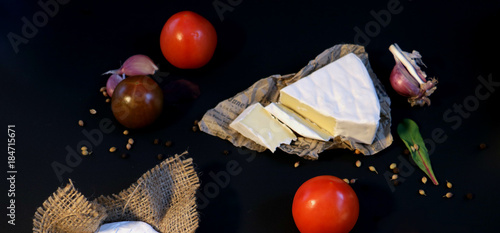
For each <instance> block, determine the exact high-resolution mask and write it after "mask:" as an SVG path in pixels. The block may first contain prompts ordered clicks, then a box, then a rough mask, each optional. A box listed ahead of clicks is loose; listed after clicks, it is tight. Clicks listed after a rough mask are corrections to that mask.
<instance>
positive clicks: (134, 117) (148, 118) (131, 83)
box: [111, 75, 163, 129]
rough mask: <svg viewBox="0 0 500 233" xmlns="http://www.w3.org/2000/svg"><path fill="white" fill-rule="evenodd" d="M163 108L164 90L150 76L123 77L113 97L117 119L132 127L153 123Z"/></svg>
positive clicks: (113, 108) (114, 112) (141, 126)
mask: <svg viewBox="0 0 500 233" xmlns="http://www.w3.org/2000/svg"><path fill="white" fill-rule="evenodd" d="M162 109H163V91H162V90H161V88H160V86H158V84H157V83H156V82H155V81H154V80H153V79H151V78H150V77H148V76H145V75H139V76H132V77H128V78H125V79H123V80H122V81H121V82H120V83H118V85H117V86H116V87H115V90H114V91H113V96H112V97H111V110H112V111H113V115H114V116H115V118H116V120H118V122H120V124H122V125H123V126H125V127H127V128H130V129H138V128H143V127H146V126H148V125H150V124H152V123H153V122H154V121H155V120H156V119H157V118H158V117H159V116H160V114H161V111H162Z"/></svg>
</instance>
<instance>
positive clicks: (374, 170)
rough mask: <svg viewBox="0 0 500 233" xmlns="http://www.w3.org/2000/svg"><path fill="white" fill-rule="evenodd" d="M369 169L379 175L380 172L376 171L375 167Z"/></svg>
mask: <svg viewBox="0 0 500 233" xmlns="http://www.w3.org/2000/svg"><path fill="white" fill-rule="evenodd" d="M368 169H369V170H370V171H372V172H375V173H377V174H378V171H377V169H375V167H374V166H369V167H368Z"/></svg>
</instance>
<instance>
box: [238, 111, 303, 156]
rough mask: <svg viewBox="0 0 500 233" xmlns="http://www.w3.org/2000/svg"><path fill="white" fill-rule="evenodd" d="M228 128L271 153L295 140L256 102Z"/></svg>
mask: <svg viewBox="0 0 500 233" xmlns="http://www.w3.org/2000/svg"><path fill="white" fill-rule="evenodd" d="M229 127H231V128H233V129H234V130H236V131H238V132H239V133H240V134H242V135H243V136H245V137H246V138H249V139H251V140H253V141H254V142H256V143H257V144H259V145H261V146H264V147H266V148H267V149H269V150H270V151H271V152H273V153H274V151H276V147H279V146H280V145H281V144H282V143H284V144H290V143H291V142H292V140H296V139H297V137H296V136H295V134H294V133H293V132H292V130H290V129H289V128H288V127H287V126H286V125H284V124H283V123H281V122H280V121H278V120H277V119H276V118H274V117H273V116H272V115H271V113H269V112H268V111H266V110H265V109H264V107H263V106H262V105H261V104H260V103H258V102H257V103H255V104H252V105H250V106H248V107H247V108H246V109H245V110H243V112H242V113H240V115H238V117H236V119H234V120H233V122H231V124H229Z"/></svg>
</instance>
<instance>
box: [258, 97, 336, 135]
mask: <svg viewBox="0 0 500 233" xmlns="http://www.w3.org/2000/svg"><path fill="white" fill-rule="evenodd" d="M265 109H266V110H267V111H268V112H270V113H271V114H272V115H273V116H274V117H276V118H277V119H278V120H280V121H281V122H283V123H284V124H285V125H287V126H288V127H290V129H292V130H293V131H295V132H296V133H297V134H300V135H302V136H304V137H306V138H312V139H316V140H321V141H328V140H330V139H331V138H332V137H333V135H330V134H329V133H328V132H327V131H326V130H324V129H322V128H320V127H319V126H318V125H316V124H314V123H312V122H311V121H309V120H307V119H305V118H304V117H302V116H301V115H299V114H297V113H295V112H294V111H293V110H291V109H290V108H287V107H286V106H284V105H283V104H280V103H271V104H269V105H267V106H266V107H265Z"/></svg>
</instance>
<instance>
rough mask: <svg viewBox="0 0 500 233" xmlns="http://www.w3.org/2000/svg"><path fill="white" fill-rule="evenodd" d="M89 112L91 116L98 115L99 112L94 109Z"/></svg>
mask: <svg viewBox="0 0 500 233" xmlns="http://www.w3.org/2000/svg"><path fill="white" fill-rule="evenodd" d="M89 112H90V114H92V115H94V114H96V113H97V111H96V110H95V109H93V108H91V109H90V110H89Z"/></svg>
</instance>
